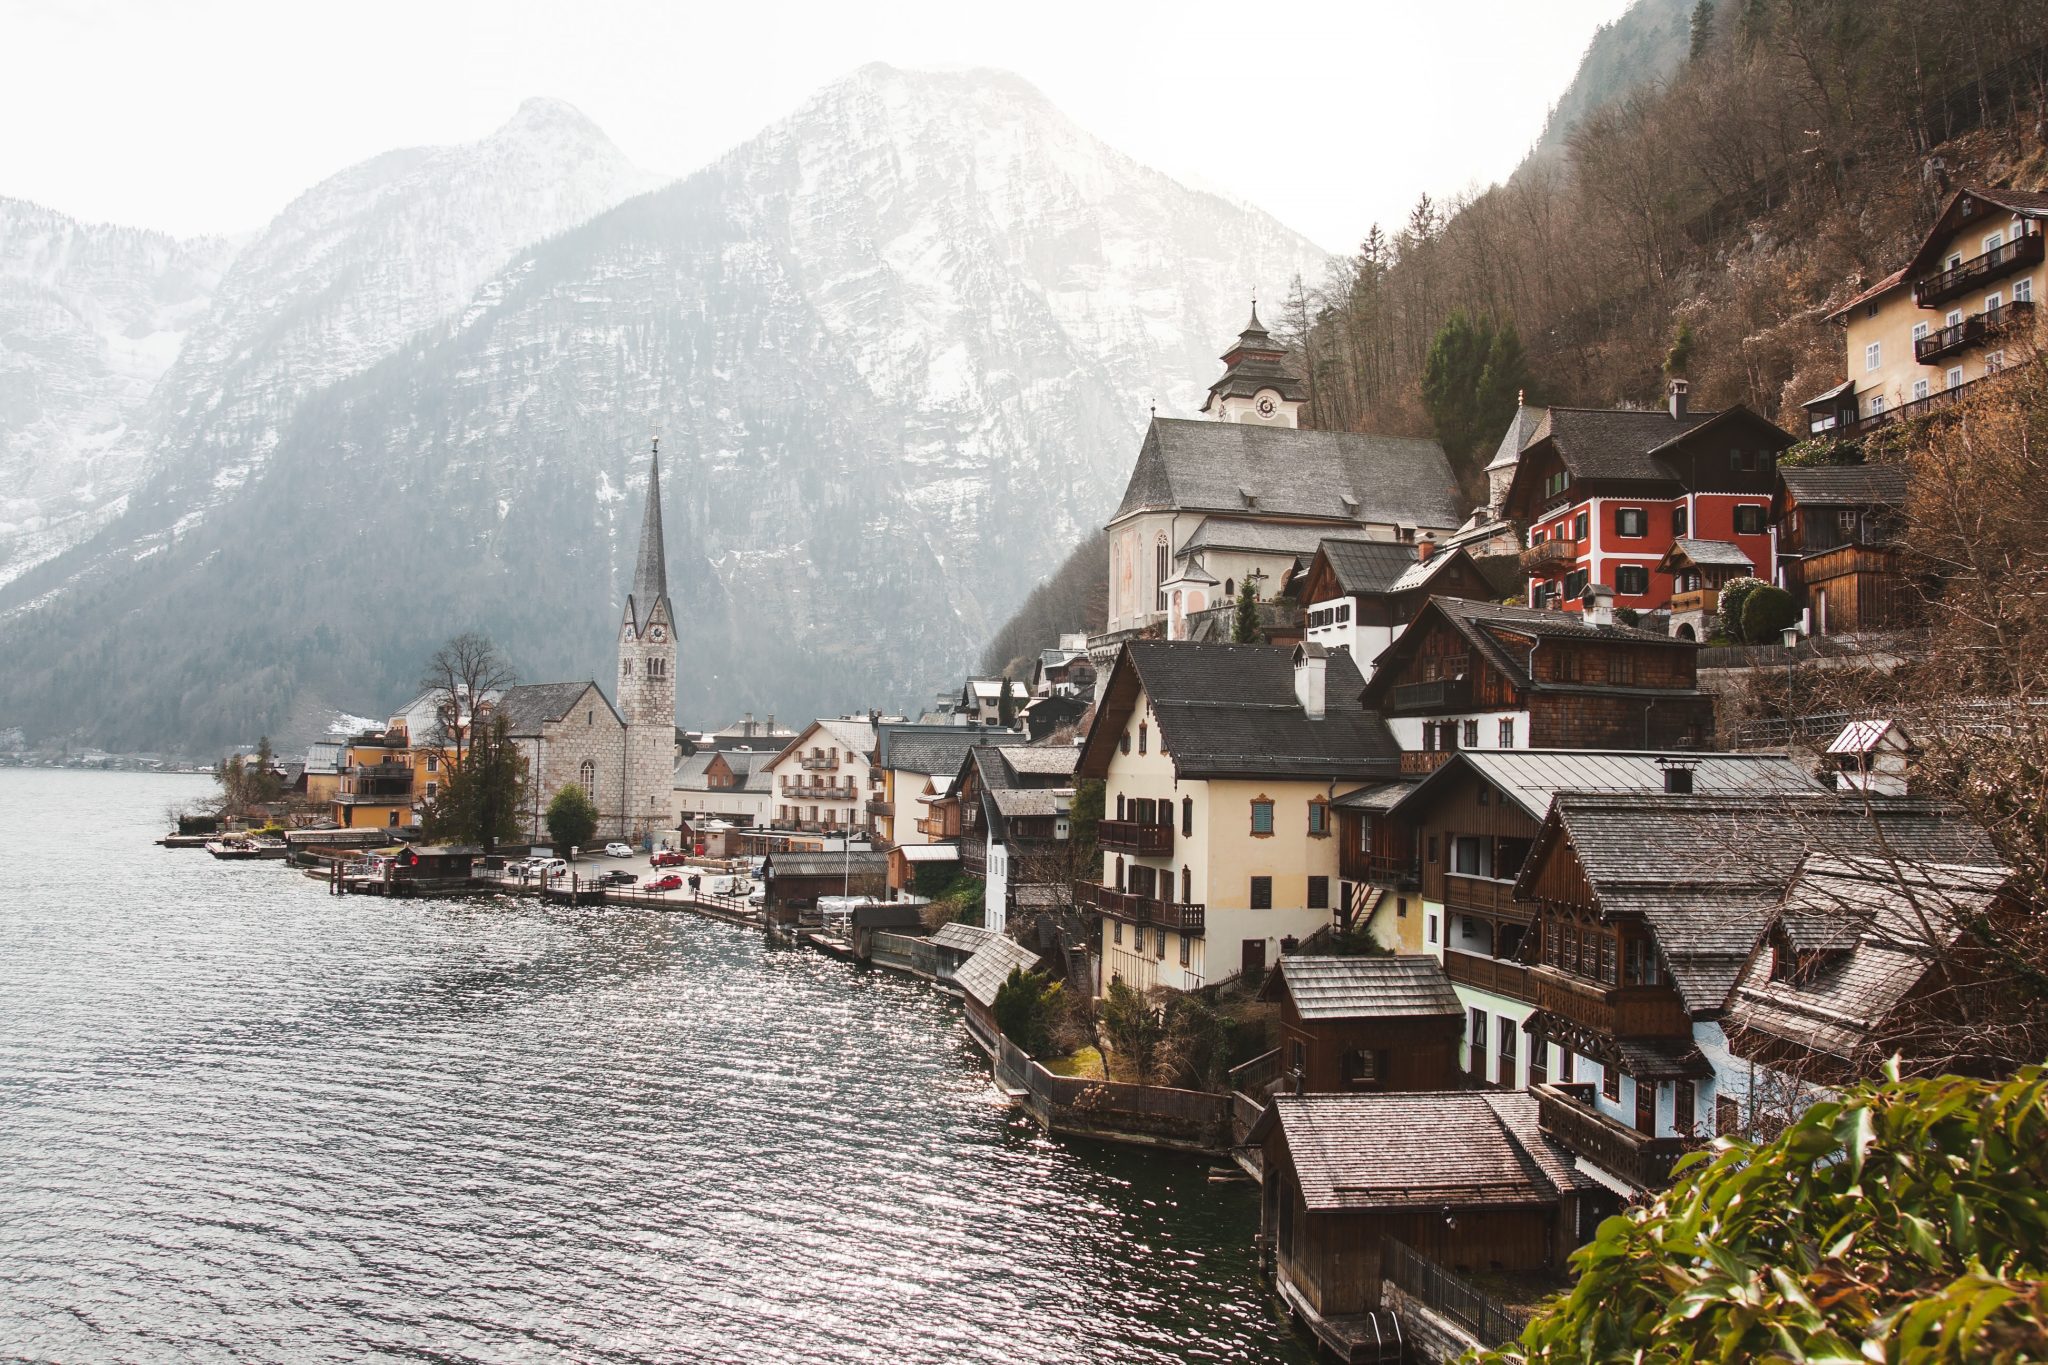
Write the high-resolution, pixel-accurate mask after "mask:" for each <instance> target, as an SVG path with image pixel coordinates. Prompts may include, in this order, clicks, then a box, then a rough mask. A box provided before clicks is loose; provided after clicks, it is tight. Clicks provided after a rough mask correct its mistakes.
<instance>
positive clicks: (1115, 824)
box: [1095, 820, 1173, 858]
mask: <svg viewBox="0 0 2048 1365" xmlns="http://www.w3.org/2000/svg"><path fill="white" fill-rule="evenodd" d="M1095 843H1096V846H1097V847H1099V848H1106V849H1108V850H1109V851H1110V852H1112V853H1136V854H1138V855H1140V856H1141V857H1148V858H1149V857H1165V856H1166V855H1168V854H1170V853H1172V852H1173V826H1172V825H1164V824H1143V823H1140V822H1139V821H1136V820H1099V821H1097V822H1096V825H1095Z"/></svg>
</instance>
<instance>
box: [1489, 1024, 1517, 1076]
mask: <svg viewBox="0 0 2048 1365" xmlns="http://www.w3.org/2000/svg"><path fill="white" fill-rule="evenodd" d="M1495 1021H1496V1023H1497V1024H1498V1026H1499V1034H1500V1048H1499V1052H1500V1083H1501V1084H1502V1085H1507V1086H1512V1085H1513V1084H1514V1083H1515V1047H1516V1044H1517V1043H1518V1042H1519V1041H1520V1040H1519V1039H1517V1038H1516V1037H1515V1035H1516V1034H1518V1033H1520V1032H1521V1031H1522V1030H1521V1028H1520V1027H1519V1026H1517V1025H1516V1023H1515V1021H1514V1020H1512V1019H1510V1018H1508V1017H1507V1016H1506V1015H1505V1014H1502V1015H1497V1016H1496V1017H1495Z"/></svg>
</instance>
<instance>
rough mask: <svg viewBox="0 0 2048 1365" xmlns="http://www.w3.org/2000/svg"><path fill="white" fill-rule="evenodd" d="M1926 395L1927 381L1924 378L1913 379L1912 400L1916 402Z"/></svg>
mask: <svg viewBox="0 0 2048 1365" xmlns="http://www.w3.org/2000/svg"><path fill="white" fill-rule="evenodd" d="M1926 396H1927V381H1926V380H1924V379H1916V380H1914V381H1913V401H1914V402H1916V403H1917V402H1919V401H1920V400H1921V399H1923V398H1925V397H1926Z"/></svg>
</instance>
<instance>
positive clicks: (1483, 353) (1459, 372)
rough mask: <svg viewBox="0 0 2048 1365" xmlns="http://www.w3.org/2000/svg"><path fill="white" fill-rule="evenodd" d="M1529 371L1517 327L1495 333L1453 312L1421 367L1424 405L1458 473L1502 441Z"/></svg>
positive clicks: (1458, 311)
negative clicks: (1498, 439)
mask: <svg viewBox="0 0 2048 1365" xmlns="http://www.w3.org/2000/svg"><path fill="white" fill-rule="evenodd" d="M1527 384H1528V365H1527V362H1526V361H1525V359H1524V358H1523V355H1522V341H1521V338H1520V337H1518V336H1516V335H1515V329H1514V328H1513V327H1503V328H1501V329H1500V330H1499V331H1495V330H1494V327H1493V324H1492V323H1491V322H1489V321H1487V320H1486V319H1484V318H1480V319H1477V320H1475V319H1473V318H1472V317H1471V316H1470V315H1469V314H1467V313H1466V312H1465V310H1463V309H1462V308H1459V309H1453V310H1452V312H1451V315H1450V316H1449V317H1448V318H1446V319H1444V325H1443V326H1442V327H1441V328H1439V329H1438V330H1437V334H1436V340H1434V341H1433V342H1431V343H1430V347H1429V356H1428V358H1427V359H1426V360H1425V361H1424V362H1423V367H1422V402H1423V406H1424V407H1426V408H1427V409H1428V410H1429V416H1430V421H1431V423H1432V424H1433V425H1434V426H1435V428H1436V438H1437V440H1438V442H1440V443H1441V444H1442V445H1443V448H1444V453H1445V454H1446V455H1448V456H1450V457H1451V463H1452V465H1453V466H1454V467H1465V466H1469V464H1470V463H1471V460H1472V456H1473V454H1474V452H1476V451H1478V450H1479V449H1481V447H1482V446H1483V445H1484V444H1485V443H1487V442H1489V441H1491V440H1492V439H1494V438H1495V437H1497V436H1498V435H1499V434H1500V432H1501V431H1502V430H1503V429H1504V428H1505V427H1506V426H1507V424H1508V422H1509V421H1510V420H1511V419H1512V418H1513V417H1514V415H1515V403H1516V401H1517V396H1518V395H1519V394H1520V393H1521V391H1522V390H1523V389H1524V388H1525V387H1527Z"/></svg>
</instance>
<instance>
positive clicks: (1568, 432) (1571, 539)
mask: <svg viewBox="0 0 2048 1365" xmlns="http://www.w3.org/2000/svg"><path fill="white" fill-rule="evenodd" d="M1792 441H1793V437H1792V436H1791V434H1790V433H1788V432H1785V431H1782V430H1780V429H1779V428H1777V427H1776V426H1773V425H1772V424H1771V423H1769V422H1767V421H1765V420H1764V419H1763V418H1762V417H1759V416H1758V415H1757V414H1756V413H1754V412H1751V411H1750V410H1749V409H1748V408H1745V407H1742V406H1741V405H1740V404H1738V405H1736V406H1735V407H1732V408H1724V409H1722V410H1720V411H1718V412H1710V411H1694V410H1691V409H1689V408H1688V407H1687V405H1686V392H1685V381H1684V380H1682V379H1675V380H1673V381H1672V382H1671V396H1670V402H1669V405H1668V406H1667V407H1665V408H1662V409H1646V410H1641V411H1636V410H1630V409H1594V408H1551V409H1550V410H1549V413H1548V414H1547V415H1546V416H1545V417H1544V419H1543V421H1542V423H1541V425H1539V426H1538V428H1537V431H1536V434H1535V436H1534V437H1533V438H1532V439H1531V440H1530V442H1529V444H1528V445H1527V446H1525V447H1524V448H1523V450H1522V456H1521V459H1520V461H1519V462H1518V463H1517V465H1516V468H1515V476H1514V481H1513V482H1512V483H1511V484H1509V486H1508V491H1507V497H1506V513H1507V515H1508V516H1510V517H1512V518H1514V519H1515V520H1517V521H1519V522H1521V523H1522V524H1523V525H1525V526H1527V527H1528V528H1529V548H1528V549H1527V550H1525V551H1524V552H1523V554H1522V567H1523V569H1524V570H1525V571H1526V572H1527V574H1528V582H1529V597H1528V601H1529V604H1530V605H1531V606H1543V607H1557V608H1562V609H1565V610H1572V611H1576V610H1578V608H1579V597H1580V595H1581V594H1582V593H1583V592H1584V591H1585V589H1586V588H1587V586H1588V585H1590V584H1594V583H1604V584H1606V585H1608V586H1610V587H1612V588H1613V589H1614V605H1615V606H1617V607H1632V608H1634V609H1635V610H1637V611H1654V610H1657V609H1659V608H1663V607H1668V606H1670V605H1671V594H1672V584H1673V580H1672V575H1671V573H1670V572H1669V571H1668V570H1667V569H1663V568H1660V567H1659V563H1660V561H1661V560H1663V558H1664V555H1665V552H1666V551H1668V550H1669V549H1670V548H1671V546H1672V542H1673V541H1675V540H1677V539H1679V538H1680V537H1685V538H1688V539H1692V540H1699V541H1721V542H1726V543H1728V544H1732V545H1734V546H1736V547H1738V548H1739V549H1740V550H1741V551H1742V552H1743V553H1744V554H1745V555H1747V556H1748V558H1749V561H1750V562H1751V563H1752V564H1760V565H1769V564H1773V563H1775V562H1776V555H1775V552H1774V547H1773V543H1772V532H1771V497H1772V495H1773V494H1774V493H1775V492H1776V491H1777V457H1778V455H1779V453H1780V452H1781V451H1783V450H1784V449H1785V447H1787V446H1789V445H1791V444H1792Z"/></svg>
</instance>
